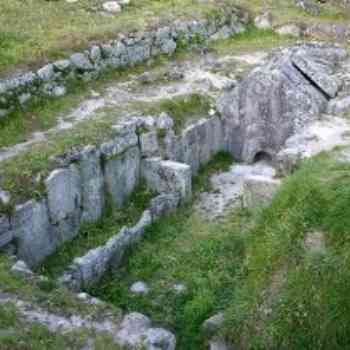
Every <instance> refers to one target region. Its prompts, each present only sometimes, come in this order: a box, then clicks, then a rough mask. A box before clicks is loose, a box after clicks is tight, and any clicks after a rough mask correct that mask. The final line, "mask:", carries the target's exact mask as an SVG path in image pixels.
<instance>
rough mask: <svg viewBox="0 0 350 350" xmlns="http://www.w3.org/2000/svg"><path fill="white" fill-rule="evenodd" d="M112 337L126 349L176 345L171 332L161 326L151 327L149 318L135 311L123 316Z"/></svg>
mask: <svg viewBox="0 0 350 350" xmlns="http://www.w3.org/2000/svg"><path fill="white" fill-rule="evenodd" d="M114 339H115V340H116V341H117V343H118V344H119V345H120V346H122V347H126V348H128V349H129V348H131V349H138V348H141V349H145V350H175V347H176V339H175V336H174V335H173V334H172V333H170V332H169V331H167V330H165V329H162V328H151V320H150V319H149V318H148V317H146V316H144V315H142V314H139V313H136V312H133V313H130V314H128V315H126V316H124V319H123V321H122V323H121V326H120V330H119V331H118V332H117V333H116V335H115V337H114Z"/></svg>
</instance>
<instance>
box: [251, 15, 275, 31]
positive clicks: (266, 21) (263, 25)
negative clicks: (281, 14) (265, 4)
mask: <svg viewBox="0 0 350 350" xmlns="http://www.w3.org/2000/svg"><path fill="white" fill-rule="evenodd" d="M254 24H255V27H257V28H258V29H263V30H264V29H271V28H272V15H271V13H270V12H265V13H263V14H262V15H260V16H257V17H256V18H255V19H254Z"/></svg>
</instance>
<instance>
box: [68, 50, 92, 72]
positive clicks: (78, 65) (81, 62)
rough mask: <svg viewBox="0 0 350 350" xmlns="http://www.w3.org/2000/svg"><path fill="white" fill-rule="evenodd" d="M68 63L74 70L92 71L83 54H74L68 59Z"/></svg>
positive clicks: (90, 64) (88, 61)
mask: <svg viewBox="0 0 350 350" xmlns="http://www.w3.org/2000/svg"><path fill="white" fill-rule="evenodd" d="M70 61H71V63H72V65H73V66H74V68H75V69H77V70H78V71H81V72H86V71H92V70H93V69H94V66H93V65H92V63H91V62H90V60H89V59H88V57H87V56H86V55H84V54H83V53H75V54H73V55H72V56H71V57H70Z"/></svg>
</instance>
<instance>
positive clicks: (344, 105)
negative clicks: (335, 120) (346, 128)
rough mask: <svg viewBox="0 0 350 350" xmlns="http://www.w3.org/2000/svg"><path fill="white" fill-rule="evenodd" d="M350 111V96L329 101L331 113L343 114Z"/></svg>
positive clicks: (329, 111)
mask: <svg viewBox="0 0 350 350" xmlns="http://www.w3.org/2000/svg"><path fill="white" fill-rule="evenodd" d="M349 111H350V96H345V97H342V98H337V99H334V100H332V101H330V102H329V104H328V113H330V114H337V115H339V114H343V113H347V112H349Z"/></svg>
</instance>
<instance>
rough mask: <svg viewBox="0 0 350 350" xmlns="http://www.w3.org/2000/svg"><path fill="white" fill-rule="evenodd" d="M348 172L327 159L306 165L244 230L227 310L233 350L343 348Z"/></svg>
mask: <svg viewBox="0 0 350 350" xmlns="http://www.w3.org/2000/svg"><path fill="white" fill-rule="evenodd" d="M349 171H350V165H349V164H344V163H340V162H336V161H334V160H332V159H331V158H329V157H327V156H325V155H323V156H320V157H318V158H317V159H314V160H310V161H308V162H306V163H305V164H304V165H303V166H302V167H301V169H300V170H298V171H297V172H296V173H295V174H294V175H293V176H291V177H290V179H288V180H287V181H286V182H285V184H284V186H283V187H282V189H281V191H280V192H279V194H278V195H277V197H276V198H275V200H274V201H273V204H272V205H271V207H270V208H268V209H267V210H265V211H264V212H263V214H262V216H261V217H260V219H259V220H258V223H257V225H256V227H255V228H254V229H253V230H252V231H251V232H250V234H249V240H248V241H247V245H246V247H247V248H246V258H245V261H244V264H243V268H242V269H241V271H240V274H239V278H238V280H237V283H238V285H239V288H237V289H236V290H235V291H233V293H232V296H230V298H231V306H230V307H229V308H228V310H227V312H226V316H227V320H228V321H227V325H226V332H225V333H226V335H227V336H228V337H229V338H230V339H231V340H232V342H233V343H236V345H238V346H239V348H244V349H264V348H269V349H331V348H332V349H347V348H348V347H349V344H350V337H349V334H350V317H349V310H350V302H349V298H348V292H347V291H348V289H349V286H350V264H349V259H350V254H349V251H350V249H349V248H350V234H349V232H350V231H349V230H350V176H349Z"/></svg>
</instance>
